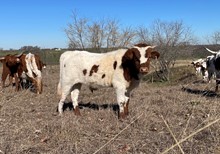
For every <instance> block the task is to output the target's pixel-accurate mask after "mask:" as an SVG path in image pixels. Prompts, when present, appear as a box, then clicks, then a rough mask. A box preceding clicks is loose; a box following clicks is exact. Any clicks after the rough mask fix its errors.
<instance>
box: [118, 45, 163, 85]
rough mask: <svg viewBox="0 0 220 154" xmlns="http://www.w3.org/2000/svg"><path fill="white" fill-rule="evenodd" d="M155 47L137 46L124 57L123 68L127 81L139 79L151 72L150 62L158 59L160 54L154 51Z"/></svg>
mask: <svg viewBox="0 0 220 154" xmlns="http://www.w3.org/2000/svg"><path fill="white" fill-rule="evenodd" d="M154 48H155V46H150V45H147V44H144V43H143V44H137V45H135V46H134V47H133V48H130V49H128V50H127V51H126V53H125V54H124V55H123V57H122V68H123V69H124V77H125V79H126V80H127V81H129V80H131V79H132V78H134V79H139V78H138V75H139V74H147V73H148V72H149V70H150V60H151V59H157V58H158V57H159V56H160V54H159V53H158V52H157V51H153V50H154Z"/></svg>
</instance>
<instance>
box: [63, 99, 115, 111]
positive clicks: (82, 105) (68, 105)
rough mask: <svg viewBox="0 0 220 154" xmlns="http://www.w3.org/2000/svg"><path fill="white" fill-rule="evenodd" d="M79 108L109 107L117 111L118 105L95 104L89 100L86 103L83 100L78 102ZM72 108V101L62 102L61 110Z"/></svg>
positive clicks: (96, 108) (95, 108)
mask: <svg viewBox="0 0 220 154" xmlns="http://www.w3.org/2000/svg"><path fill="white" fill-rule="evenodd" d="M79 108H80V109H83V108H89V109H92V110H99V109H111V110H113V111H114V112H116V113H117V112H118V111H119V106H118V104H113V103H112V104H101V105H100V104H96V103H91V102H88V103H84V102H80V103H79ZM67 109H69V110H73V104H72V102H66V103H64V106H63V110H64V111H65V110H67Z"/></svg>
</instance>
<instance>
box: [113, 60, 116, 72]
mask: <svg viewBox="0 0 220 154" xmlns="http://www.w3.org/2000/svg"><path fill="white" fill-rule="evenodd" d="M116 67H117V61H115V62H114V64H113V68H114V70H115V69H116Z"/></svg>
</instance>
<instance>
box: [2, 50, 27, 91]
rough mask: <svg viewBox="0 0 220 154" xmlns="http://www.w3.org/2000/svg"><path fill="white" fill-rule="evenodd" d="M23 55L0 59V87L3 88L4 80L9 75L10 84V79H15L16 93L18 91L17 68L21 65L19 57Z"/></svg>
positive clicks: (7, 56)
mask: <svg viewBox="0 0 220 154" xmlns="http://www.w3.org/2000/svg"><path fill="white" fill-rule="evenodd" d="M22 55H23V54H22V53H21V54H19V55H11V54H9V55H6V56H4V57H0V61H1V62H2V64H3V69H2V87H3V88H4V87H5V80H6V78H7V76H8V75H9V80H10V84H11V82H12V78H15V85H16V89H15V90H16V91H18V90H19V79H18V74H17V72H18V67H19V65H20V63H21V60H20V57H21V56H22Z"/></svg>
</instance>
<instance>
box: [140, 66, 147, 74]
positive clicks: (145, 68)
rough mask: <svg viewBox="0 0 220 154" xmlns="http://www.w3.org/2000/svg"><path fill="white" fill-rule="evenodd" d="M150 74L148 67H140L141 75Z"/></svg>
mask: <svg viewBox="0 0 220 154" xmlns="http://www.w3.org/2000/svg"><path fill="white" fill-rule="evenodd" d="M148 72H149V69H148V67H140V73H142V74H147V73H148Z"/></svg>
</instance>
